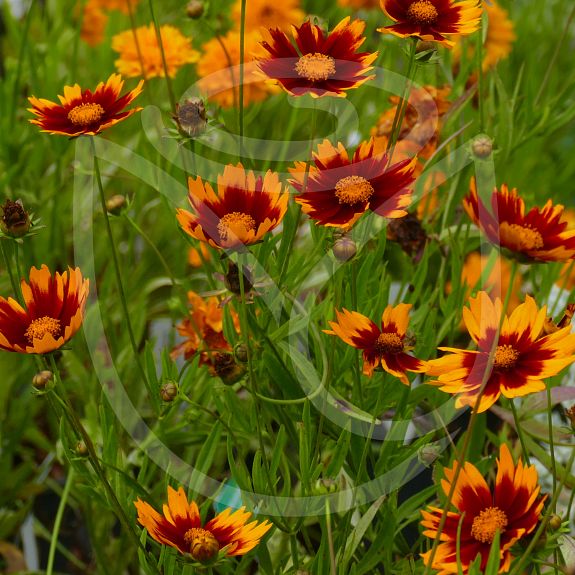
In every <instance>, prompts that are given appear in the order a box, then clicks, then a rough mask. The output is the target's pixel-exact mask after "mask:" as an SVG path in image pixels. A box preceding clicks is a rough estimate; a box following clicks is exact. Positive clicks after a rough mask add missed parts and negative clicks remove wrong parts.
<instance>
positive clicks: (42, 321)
mask: <svg viewBox="0 0 575 575" xmlns="http://www.w3.org/2000/svg"><path fill="white" fill-rule="evenodd" d="M21 287H22V295H23V297H24V303H25V304H26V309H24V308H22V306H21V305H20V304H19V303H18V302H17V301H15V300H13V299H12V298H8V299H7V300H6V299H4V298H3V297H0V349H4V350H6V351H15V352H18V353H49V352H51V351H54V350H56V349H59V348H60V347H62V346H63V345H64V344H65V343H66V342H67V341H68V340H70V339H71V338H72V337H73V335H74V334H75V333H76V332H77V331H78V330H79V329H80V326H81V325H82V320H83V319H84V307H85V305H86V299H87V298H88V291H89V287H90V282H89V280H87V279H83V278H82V273H81V272H80V269H79V268H76V269H74V270H73V269H72V268H69V269H68V271H67V272H64V273H63V274H59V273H56V274H54V276H52V274H51V273H50V270H49V269H48V267H47V266H45V265H43V266H42V267H41V268H40V269H39V270H38V269H36V268H35V267H33V268H32V269H31V270H30V283H29V284H28V283H26V282H25V281H24V280H22V281H21Z"/></svg>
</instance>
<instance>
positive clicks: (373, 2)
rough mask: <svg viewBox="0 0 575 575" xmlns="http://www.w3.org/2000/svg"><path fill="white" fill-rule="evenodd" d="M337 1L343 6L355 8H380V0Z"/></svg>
mask: <svg viewBox="0 0 575 575" xmlns="http://www.w3.org/2000/svg"><path fill="white" fill-rule="evenodd" d="M337 3H338V5H339V6H342V7H343V8H353V9H354V10H373V9H375V8H379V0H337Z"/></svg>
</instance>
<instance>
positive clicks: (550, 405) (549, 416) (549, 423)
mask: <svg viewBox="0 0 575 575" xmlns="http://www.w3.org/2000/svg"><path fill="white" fill-rule="evenodd" d="M546 388H547V426H548V428H549V451H550V452H551V477H552V479H553V493H555V490H556V489H557V464H556V463H555V438H554V437H553V402H552V400H551V382H550V381H548V382H547V385H546ZM553 513H557V508H556V507H553Z"/></svg>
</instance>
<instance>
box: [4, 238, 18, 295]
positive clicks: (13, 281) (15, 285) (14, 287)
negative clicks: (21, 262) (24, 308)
mask: <svg viewBox="0 0 575 575" xmlns="http://www.w3.org/2000/svg"><path fill="white" fill-rule="evenodd" d="M0 247H1V248H2V256H3V257H4V263H5V264H6V269H7V270H8V275H9V276H10V283H11V284H12V291H13V292H14V297H15V298H16V299H17V300H18V301H19V302H20V303H23V300H22V292H21V291H20V286H19V285H18V283H17V282H16V279H15V278H14V273H13V272H12V265H11V263H10V258H9V257H8V254H7V253H6V248H5V247H4V242H3V241H2V240H0Z"/></svg>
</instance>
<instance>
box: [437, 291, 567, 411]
mask: <svg viewBox="0 0 575 575" xmlns="http://www.w3.org/2000/svg"><path fill="white" fill-rule="evenodd" d="M545 315H546V307H545V306H544V307H543V308H542V309H541V310H539V309H537V305H536V303H535V300H534V299H533V298H531V297H529V296H526V298H525V303H523V304H521V305H520V306H518V307H517V308H516V309H515V310H514V311H513V313H512V314H511V315H510V316H507V315H505V316H504V319H503V324H502V326H501V332H500V333H498V331H499V325H500V324H501V317H502V304H501V300H500V299H499V298H496V299H495V301H492V300H491V299H490V297H489V296H488V295H487V293H486V292H484V291H481V292H479V293H478V294H477V297H475V298H471V299H470V300H469V308H467V307H466V308H464V309H463V320H464V322H465V325H466V327H467V331H468V332H469V335H470V336H471V338H472V339H473V341H474V342H475V343H476V344H477V347H478V349H477V351H472V350H468V349H456V348H451V347H440V348H439V349H440V350H442V351H448V352H451V353H449V354H446V355H444V356H443V357H441V358H439V359H434V360H431V361H429V362H428V364H429V370H428V372H427V373H428V375H431V376H434V377H437V379H436V380H434V381H429V382H428V383H430V384H432V385H437V386H439V387H440V389H441V391H445V392H446V393H451V394H454V395H455V394H457V399H456V402H455V405H456V407H463V406H464V405H468V406H470V407H474V406H475V404H476V402H477V399H478V397H479V394H480V393H481V399H480V401H479V406H478V408H477V410H478V412H483V411H485V410H487V409H489V408H490V407H491V406H492V405H493V404H494V403H495V402H496V401H497V400H498V399H499V396H500V395H503V396H504V397H507V398H513V397H521V396H524V395H528V394H529V393H535V392H537V391H543V390H544V389H545V383H544V381H543V380H544V379H546V378H548V377H553V376H554V375H557V374H558V373H559V372H560V371H561V370H562V369H563V368H564V367H566V366H568V365H570V364H571V363H573V361H575V355H573V354H574V352H575V335H572V334H571V333H570V332H571V328H570V326H567V327H565V328H563V329H559V330H557V331H556V332H555V333H552V334H550V335H546V336H543V337H541V336H542V335H543V332H542V330H543V325H544V323H545ZM482 388H483V391H481V390H482Z"/></svg>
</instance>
